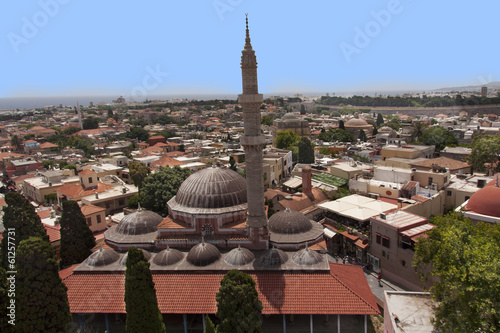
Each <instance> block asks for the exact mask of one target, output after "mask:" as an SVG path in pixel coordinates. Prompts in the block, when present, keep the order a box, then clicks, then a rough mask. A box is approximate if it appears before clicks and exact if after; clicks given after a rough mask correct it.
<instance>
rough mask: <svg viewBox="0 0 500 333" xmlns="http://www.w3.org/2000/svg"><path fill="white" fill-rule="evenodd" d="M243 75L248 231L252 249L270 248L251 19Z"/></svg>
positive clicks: (240, 102) (260, 99)
mask: <svg viewBox="0 0 500 333" xmlns="http://www.w3.org/2000/svg"><path fill="white" fill-rule="evenodd" d="M241 53H242V55H241V74H242V80H243V94H241V95H238V102H239V104H240V105H241V107H242V109H243V121H244V123H245V132H244V135H243V137H241V138H240V143H241V145H242V146H243V148H244V149H245V163H246V170H247V173H246V178H247V197H248V218H247V223H246V225H247V227H248V228H249V229H250V230H249V231H250V235H249V236H250V238H251V239H252V243H253V246H252V247H253V248H267V246H268V231H267V215H266V208H265V205H264V180H263V179H264V177H263V171H262V149H263V148H264V146H265V144H266V140H265V138H264V136H263V135H261V132H260V106H261V105H262V101H263V98H262V94H259V91H258V86H257V58H256V57H255V51H254V50H253V49H252V44H251V43H250V33H249V31H248V17H247V18H246V38H245V48H244V49H243V51H241Z"/></svg>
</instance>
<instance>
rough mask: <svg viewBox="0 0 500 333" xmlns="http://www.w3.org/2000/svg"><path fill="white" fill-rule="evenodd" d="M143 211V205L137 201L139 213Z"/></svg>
mask: <svg viewBox="0 0 500 333" xmlns="http://www.w3.org/2000/svg"><path fill="white" fill-rule="evenodd" d="M141 210H142V208H141V203H140V202H139V201H137V211H138V212H140V211H141Z"/></svg>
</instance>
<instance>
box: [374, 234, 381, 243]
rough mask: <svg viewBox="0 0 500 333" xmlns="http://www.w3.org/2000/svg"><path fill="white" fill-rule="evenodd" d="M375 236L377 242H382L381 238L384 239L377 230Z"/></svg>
mask: <svg viewBox="0 0 500 333" xmlns="http://www.w3.org/2000/svg"><path fill="white" fill-rule="evenodd" d="M375 237H376V242H377V244H380V242H381V239H382V235H381V234H379V233H378V232H377V233H375Z"/></svg>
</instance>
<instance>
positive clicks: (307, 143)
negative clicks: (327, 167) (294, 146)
mask: <svg viewBox="0 0 500 333" xmlns="http://www.w3.org/2000/svg"><path fill="white" fill-rule="evenodd" d="M298 148H299V163H307V164H311V163H314V144H313V143H312V142H311V140H309V139H308V138H305V137H302V138H300V141H299V144H298Z"/></svg>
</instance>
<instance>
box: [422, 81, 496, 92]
mask: <svg viewBox="0 0 500 333" xmlns="http://www.w3.org/2000/svg"><path fill="white" fill-rule="evenodd" d="M481 87H488V89H500V82H490V83H486V84H480V85H477V86H464V87H451V88H440V89H436V90H432V91H439V92H447V91H479V90H481Z"/></svg>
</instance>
